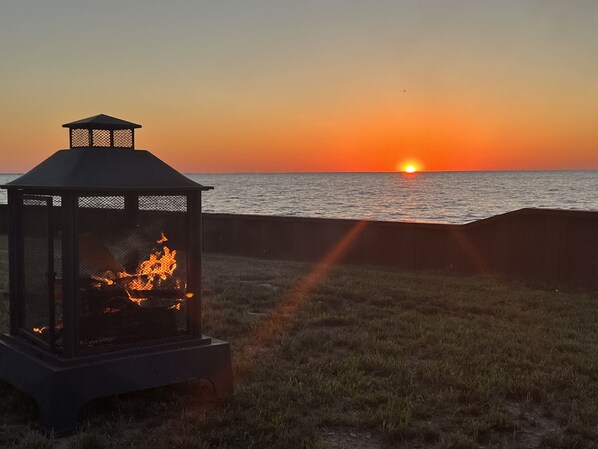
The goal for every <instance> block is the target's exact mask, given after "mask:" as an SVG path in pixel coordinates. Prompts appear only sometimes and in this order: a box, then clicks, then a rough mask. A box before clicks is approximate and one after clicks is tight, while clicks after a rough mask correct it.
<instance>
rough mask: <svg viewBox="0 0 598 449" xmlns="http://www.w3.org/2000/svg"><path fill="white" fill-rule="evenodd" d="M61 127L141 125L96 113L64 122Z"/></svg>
mask: <svg viewBox="0 0 598 449" xmlns="http://www.w3.org/2000/svg"><path fill="white" fill-rule="evenodd" d="M62 127H63V128H77V129H136V128H141V125H138V124H137V123H133V122H127V121H126V120H122V119H119V118H116V117H112V116H110V115H106V114H98V115H94V116H93V117H87V118H83V119H81V120H76V121H74V122H70V123H65V124H64V125H62Z"/></svg>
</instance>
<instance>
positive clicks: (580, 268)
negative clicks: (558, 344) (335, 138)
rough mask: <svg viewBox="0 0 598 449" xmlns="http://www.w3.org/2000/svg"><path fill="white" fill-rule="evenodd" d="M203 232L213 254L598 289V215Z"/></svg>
mask: <svg viewBox="0 0 598 449" xmlns="http://www.w3.org/2000/svg"><path fill="white" fill-rule="evenodd" d="M203 224H204V233H203V235H204V249H205V251H208V252H218V253H226V254H235V255H245V256H251V257H267V258H272V259H290V260H301V261H310V262H314V261H320V260H325V259H326V258H327V257H330V256H331V255H334V256H338V257H339V260H340V261H342V262H345V263H356V264H369V265H380V266H390V267H398V268H402V269H407V270H436V271H444V272H452V273H464V274H486V275H494V276H502V277H508V278H518V279H523V280H526V281H532V282H538V283H542V284H546V285H548V286H573V287H580V288H590V289H598V212H583V211H563V210H546V209H521V210H517V211H514V212H509V213H506V214H503V215H497V216H495V217H491V218H488V219H484V220H479V221H476V222H473V223H468V224H465V225H448V224H428V223H407V222H383V221H358V220H335V219H320V218H293V217H267V216H254V215H224V214H205V215H204V221H203Z"/></svg>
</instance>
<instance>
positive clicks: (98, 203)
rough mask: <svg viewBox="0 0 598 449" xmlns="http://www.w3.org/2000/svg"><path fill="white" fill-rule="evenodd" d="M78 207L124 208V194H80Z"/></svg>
mask: <svg viewBox="0 0 598 449" xmlns="http://www.w3.org/2000/svg"><path fill="white" fill-rule="evenodd" d="M78 204H79V207H83V208H93V209H124V208H125V197H124V196H82V197H79V202H78Z"/></svg>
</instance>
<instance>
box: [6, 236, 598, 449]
mask: <svg viewBox="0 0 598 449" xmlns="http://www.w3.org/2000/svg"><path fill="white" fill-rule="evenodd" d="M0 248H3V246H0ZM0 257H2V258H3V259H2V260H1V262H0V263H1V265H0V268H1V271H0V274H1V275H2V277H0V289H6V279H5V277H6V271H7V270H6V262H5V259H4V258H5V250H4V252H2V253H1V254H0ZM204 267H205V298H204V320H205V321H204V325H205V328H206V333H207V334H210V335H213V336H215V337H219V338H223V339H226V340H228V341H230V342H231V345H232V349H233V363H234V369H235V388H236V394H235V395H234V396H233V397H232V398H230V399H229V400H227V401H226V402H221V401H218V400H216V399H215V398H214V397H213V396H212V394H211V391H210V388H209V385H207V383H206V382H192V383H187V384H182V385H177V386H171V387H166V388H159V389H155V390H151V391H145V392H139V393H133V394H127V395H121V396H117V397H111V398H105V399H101V400H97V401H94V402H92V403H91V404H89V405H88V406H87V407H86V408H85V409H84V411H83V413H82V420H83V424H82V428H81V431H80V432H79V433H78V434H77V435H74V436H72V437H68V438H66V439H63V440H53V439H48V438H45V437H43V436H42V435H40V434H39V433H37V432H35V431H34V430H31V428H30V427H29V426H28V423H29V422H32V421H34V420H35V415H36V408H35V404H34V403H33V402H32V401H31V400H29V399H28V398H27V397H26V396H25V395H23V394H21V393H20V392H18V391H17V390H15V389H14V388H12V387H11V386H9V385H7V384H5V383H2V382H0V447H16V448H49V447H61V448H62V447H64V448H81V449H83V448H125V447H127V448H130V447H141V448H208V447H209V448H302V447H307V448H349V449H351V448H366V449H378V448H387V447H404V448H479V447H484V448H485V447H497V448H511V447H513V448H516V447H521V448H536V447H554V448H573V447H576V448H584V447H596V446H597V443H596V441H598V427H597V425H598V344H597V343H598V303H597V302H596V297H595V295H591V294H584V293H562V292H555V291H542V290H535V289H530V288H528V287H525V286H523V285H521V284H516V283H508V282H502V281H501V282H499V281H495V280H491V279H480V278H468V277H454V276H444V275H439V274H429V273H424V274H420V273H405V272H396V271H390V270H389V271H384V270H378V269H372V268H368V267H351V266H338V267H330V270H329V271H327V268H326V267H324V268H322V267H321V266H320V267H315V266H313V265H310V264H303V263H294V262H284V261H270V260H256V259H246V258H240V257H227V256H221V255H213V254H207V255H206V256H205V264H204ZM0 300H1V301H2V304H1V305H0V307H3V308H0V313H1V317H0V326H4V327H6V317H5V315H6V313H5V310H6V302H7V301H6V297H5V295H4V294H3V293H1V292H0ZM0 363H1V361H0Z"/></svg>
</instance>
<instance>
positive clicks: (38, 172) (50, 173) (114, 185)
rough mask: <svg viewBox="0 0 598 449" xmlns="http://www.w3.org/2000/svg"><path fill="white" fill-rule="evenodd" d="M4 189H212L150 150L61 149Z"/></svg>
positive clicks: (4, 186)
mask: <svg viewBox="0 0 598 449" xmlns="http://www.w3.org/2000/svg"><path fill="white" fill-rule="evenodd" d="M1 187H3V188H7V189H9V188H24V189H47V190H86V191H89V190H95V191H117V190H210V189H212V187H207V186H203V185H201V184H199V183H197V182H195V181H192V180H191V179H189V178H187V177H186V176H185V175H183V174H181V173H179V172H178V171H177V170H175V169H174V168H172V167H171V166H170V165H168V164H167V163H165V162H163V161H162V160H160V159H159V158H157V157H156V156H154V155H153V154H152V153H150V152H149V151H146V150H118V149H114V148H97V147H93V148H92V147H83V148H71V149H70V150H60V151H57V152H56V153H54V154H53V155H52V156H50V157H49V158H48V159H46V160H45V161H43V162H42V163H40V164H39V165H37V166H36V167H34V168H32V169H31V170H30V171H28V172H27V173H25V174H24V175H23V176H21V177H19V178H17V179H15V180H13V181H11V182H9V183H7V184H5V185H2V186H1Z"/></svg>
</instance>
